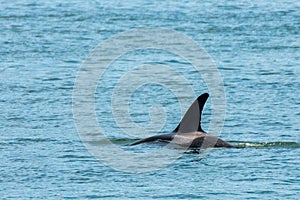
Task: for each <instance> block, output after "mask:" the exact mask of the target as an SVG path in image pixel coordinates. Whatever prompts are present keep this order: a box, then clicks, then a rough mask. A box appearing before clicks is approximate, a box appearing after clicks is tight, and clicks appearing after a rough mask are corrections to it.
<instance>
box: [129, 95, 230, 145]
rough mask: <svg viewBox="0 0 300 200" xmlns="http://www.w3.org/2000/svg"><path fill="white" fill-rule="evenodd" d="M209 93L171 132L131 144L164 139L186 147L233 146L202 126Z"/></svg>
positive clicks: (201, 98)
mask: <svg viewBox="0 0 300 200" xmlns="http://www.w3.org/2000/svg"><path fill="white" fill-rule="evenodd" d="M208 97H209V94H208V93H204V94H202V95H200V96H199V97H198V98H197V99H196V100H195V101H194V102H193V104H192V105H191V106H190V108H189V109H188V110H187V112H186V113H185V115H184V117H183V118H182V120H181V121H180V123H179V124H178V126H177V127H176V128H175V129H174V130H173V131H172V132H171V133H169V134H161V135H155V136H152V137H148V138H145V139H141V140H138V141H136V142H134V143H132V144H131V145H138V144H142V143H150V142H155V141H162V142H167V143H172V144H175V145H178V146H181V147H184V148H190V149H192V148H200V149H204V148H217V147H225V148H232V147H234V146H232V145H231V144H229V143H228V142H226V141H224V140H222V139H220V138H218V137H215V136H213V135H209V134H208V133H206V132H205V131H204V130H203V129H202V127H201V114H202V110H203V107H204V104H205V102H206V100H207V99H208Z"/></svg>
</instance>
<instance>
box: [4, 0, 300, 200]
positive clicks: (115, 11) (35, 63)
mask: <svg viewBox="0 0 300 200" xmlns="http://www.w3.org/2000/svg"><path fill="white" fill-rule="evenodd" d="M133 28H135V29H136V28H149V29H151V28H162V29H165V30H174V31H176V32H178V33H181V34H184V35H186V36H187V37H189V38H190V39H192V40H193V41H195V42H196V43H197V44H198V45H199V46H201V47H202V48H203V49H204V50H205V51H206V52H207V53H208V54H209V55H210V56H211V59H213V61H214V63H215V66H216V68H217V70H218V73H219V75H220V77H221V80H222V83H223V86H224V94H225V97H226V115H225V120H224V122H223V123H224V124H221V125H222V131H221V134H219V133H211V134H216V135H219V137H220V138H222V139H224V140H226V141H229V142H230V143H232V144H234V145H235V146H237V147H240V148H232V149H223V148H221V149H212V150H201V151H198V150H187V151H185V150H182V149H175V150H174V151H176V153H177V154H178V155H180V156H179V157H178V159H176V160H174V161H173V162H171V163H170V164H168V165H167V166H164V167H161V168H157V169H156V170H150V171H148V172H143V173H138V172H137V170H135V169H131V171H130V170H120V169H118V167H112V166H110V165H109V164H107V163H104V162H102V161H101V159H100V160H99V159H97V158H96V157H94V156H93V155H92V154H91V152H90V151H89V150H88V149H87V148H86V144H85V143H84V142H82V140H81V137H80V133H78V131H77V129H76V121H75V120H74V115H73V114H74V112H73V111H74V109H73V106H74V105H73V103H74V96H73V94H74V93H73V92H74V84H75V82H76V78H77V76H78V72H79V71H80V69H81V67H82V66H83V65H82V64H83V63H84V61H85V60H86V59H87V58H89V56H90V54H91V52H93V50H94V49H95V48H96V47H97V46H98V45H99V44H102V43H104V42H105V41H107V40H108V39H110V38H111V37H115V36H116V34H120V33H123V32H124V31H129V30H131V29H133ZM299 33H300V4H299V1H296V0H283V1H270V0H267V1H259V0H254V1H251V2H249V1H225V0H223V1H216V0H212V1H196V2H189V1H183V2H180V1H178V2H177V1H174V2H173V1H166V2H164V1H154V2H144V1H138V0H135V1H117V0H113V1H99V2H98V1H79V0H78V1H57V0H52V1H49V0H46V1H32V0H17V1H1V3H0V108H1V111H0V199H97V198H107V199H128V198H132V199H150V198H154V199H299V198H300V172H299V167H300V137H299V136H300V123H299V122H300V91H299V88H300V78H299V77H300V50H299V48H300V36H299ZM125 39H126V38H125ZM171 39H172V38H170V40H171ZM128 41H131V40H130V38H129V39H128ZM144 64H148V65H149V64H150V65H151V66H156V65H157V66H162V65H164V66H169V68H170V69H173V70H175V71H177V72H178V73H180V75H181V76H183V77H185V79H186V80H188V81H189V87H190V88H192V90H193V91H194V94H193V95H191V94H190V93H188V92H187V90H186V89H185V88H186V87H187V85H186V84H184V83H182V82H180V81H178V82H177V81H174V80H170V81H169V82H168V76H169V77H171V74H168V72H165V73H160V74H161V75H164V77H165V78H164V79H165V80H167V81H166V82H165V84H159V83H158V82H156V79H155V78H156V76H154V75H153V74H151V73H152V70H149V73H148V72H147V71H143V73H142V74H138V76H139V77H140V79H139V78H138V79H134V80H145V84H142V85H139V86H138V87H137V88H135V90H134V91H133V93H132V94H130V95H129V96H130V101H129V103H128V105H129V116H128V115H124V117H129V119H130V120H129V121H127V122H128V124H126V121H125V122H124V121H123V122H122V126H123V128H124V127H125V128H126V126H127V128H129V129H130V128H131V129H132V131H134V130H136V129H135V128H136V127H141V128H142V129H143V127H144V128H145V130H146V129H147V127H149V126H148V125H149V124H150V125H151V124H152V123H151V120H155V116H156V115H152V116H154V118H151V115H150V114H151V108H155V106H156V107H157V106H158V105H159V106H160V107H159V106H158V107H157V108H163V110H164V111H165V115H164V117H165V118H164V119H162V120H161V121H162V122H164V123H163V124H162V125H161V127H155V126H153V127H152V129H151V130H154V131H155V130H157V129H156V128H160V129H159V130H160V131H161V132H168V131H172V130H173V129H174V128H175V127H176V126H177V124H178V122H179V121H180V119H181V117H182V115H183V113H184V111H185V110H184V109H187V107H184V109H183V110H181V108H180V105H179V103H178V98H177V96H176V95H175V94H174V93H172V90H171V89H170V88H172V87H175V88H179V93H180V95H179V96H180V99H181V100H183V102H185V103H186V104H187V105H190V104H191V103H192V101H191V100H193V99H194V98H196V97H197V96H198V95H200V94H202V93H204V92H208V93H210V94H211V90H210V89H209V88H208V86H207V84H206V80H204V79H203V77H201V75H199V73H198V72H197V71H196V70H195V69H194V68H193V67H192V65H191V63H189V62H187V61H186V60H184V59H182V58H180V56H178V55H174V54H172V53H170V52H166V51H164V50H162V49H146V50H145V49H144V50H143V49H142V50H137V51H131V52H124V54H123V55H121V56H120V57H119V58H118V59H117V60H115V62H113V63H111V65H110V66H109V67H108V68H107V70H106V71H105V73H103V76H102V77H101V78H100V79H99V84H98V86H97V87H96V90H95V112H94V113H95V115H96V116H97V120H98V122H99V126H101V128H102V129H103V131H105V136H106V138H108V139H109V141H111V142H112V143H113V144H114V145H115V146H117V147H118V148H119V149H123V150H124V151H127V152H141V153H143V152H144V153H145V152H146V153H151V152H152V151H157V150H160V149H161V150H162V151H164V148H163V147H162V146H160V145H157V144H152V145H151V144H150V145H139V146H133V147H132V146H128V144H130V143H132V142H134V141H136V139H140V138H143V137H144V136H145V134H144V133H140V135H138V133H135V134H134V135H130V133H125V132H124V130H123V129H121V128H120V126H119V125H120V124H118V122H117V121H116V120H115V116H114V113H113V109H118V106H120V107H121V108H122V106H124V105H125V104H126V102H125V104H124V102H123V100H124V99H123V98H119V99H118V97H119V95H118V93H117V92H116V94H115V93H114V89H115V88H116V87H120V86H121V87H120V88H121V90H120V91H122V89H124V87H125V89H124V91H125V94H126V91H127V90H126V86H127V84H123V83H122V84H118V83H119V82H118V81H119V80H120V79H121V78H122V77H124V75H126V74H128V73H129V72H130V71H131V70H134V69H135V67H138V66H141V65H144ZM153 69H157V68H155V67H153ZM160 69H161V68H160ZM158 72H160V71H159V70H158ZM145 77H146V79H142V78H145ZM212 79H213V78H212ZM87 82H88V80H87ZM127 83H128V82H127ZM129 85H130V84H129ZM221 92H222V91H221ZM114 94H115V95H114ZM212 96H213V95H212ZM112 97H114V98H115V99H114V100H117V101H116V103H113V100H112ZM211 105H212V102H211V99H209V101H208V103H207V105H206V106H205V108H204V111H203V112H204V113H203V119H202V124H203V128H204V129H205V130H208V127H209V124H210V121H211V119H212V118H213V114H214V112H213V111H212V108H211ZM75 106H76V105H75ZM112 107H114V108H112ZM152 111H153V110H152ZM116 112H117V113H118V110H117V111H116ZM127 114H128V113H127ZM154 114H155V109H154ZM121 118H122V116H121ZM156 118H158V117H156ZM86 123H87V124H88V121H87V122H86ZM124 123H125V124H124ZM220 123H222V122H220ZM133 124H134V125H136V127H135V126H133ZM155 124H156V123H154V125H155ZM152 125H153V124H152ZM147 130H148V129H147ZM151 130H150V132H151ZM154 134H155V133H154ZM93 145H94V146H95V148H98V147H101V148H104V149H105V148H106V147H107V148H109V147H110V144H108V143H107V142H101V140H100V141H99V140H97V141H95V143H94V144H93ZM100 154H101V153H100ZM106 156H107V155H106ZM106 159H108V161H111V162H114V163H115V164H116V163H117V166H118V165H120V166H122V165H124V162H121V161H119V159H120V155H118V154H116V153H115V152H112V153H111V154H108V157H107V158H106ZM161 159H162V160H163V159H165V158H164V157H163V156H162V157H161ZM141 167H145V166H141ZM146 167H147V166H146Z"/></svg>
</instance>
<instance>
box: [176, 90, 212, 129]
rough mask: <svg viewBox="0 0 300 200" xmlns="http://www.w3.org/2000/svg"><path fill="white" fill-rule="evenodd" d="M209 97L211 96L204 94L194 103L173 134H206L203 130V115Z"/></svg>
mask: <svg viewBox="0 0 300 200" xmlns="http://www.w3.org/2000/svg"><path fill="white" fill-rule="evenodd" d="M208 97H209V95H208V94H207V93H204V94H202V95H200V96H199V97H198V98H197V99H196V100H195V101H194V102H193V104H192V105H191V106H190V108H189V109H188V110H187V111H186V113H185V114H184V116H183V118H182V120H181V121H180V123H179V124H178V126H177V127H176V128H175V129H174V131H173V133H177V132H179V133H190V132H195V131H200V132H205V131H203V129H202V128H201V114H202V110H203V107H204V104H205V102H206V100H207V98H208Z"/></svg>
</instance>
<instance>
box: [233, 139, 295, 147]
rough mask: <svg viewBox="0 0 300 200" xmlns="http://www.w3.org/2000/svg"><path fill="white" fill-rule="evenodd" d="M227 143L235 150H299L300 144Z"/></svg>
mask: <svg viewBox="0 0 300 200" xmlns="http://www.w3.org/2000/svg"><path fill="white" fill-rule="evenodd" d="M229 142H230V143H232V144H234V146H235V147H237V148H300V144H299V143H297V142H244V141H229Z"/></svg>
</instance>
